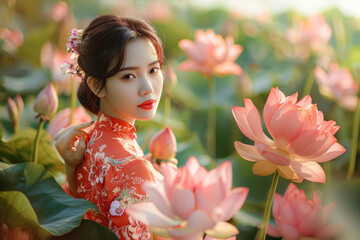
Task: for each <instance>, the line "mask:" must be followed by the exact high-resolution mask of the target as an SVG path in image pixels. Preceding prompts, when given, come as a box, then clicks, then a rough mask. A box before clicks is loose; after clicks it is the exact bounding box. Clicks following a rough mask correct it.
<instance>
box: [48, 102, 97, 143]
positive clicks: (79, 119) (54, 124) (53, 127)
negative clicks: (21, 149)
mask: <svg viewBox="0 0 360 240" xmlns="http://www.w3.org/2000/svg"><path fill="white" fill-rule="evenodd" d="M90 121H92V118H91V117H90V115H89V114H87V113H86V111H85V110H84V109H83V108H82V107H77V108H75V109H74V112H73V121H72V123H73V124H79V123H85V122H90ZM69 123H70V108H65V109H63V110H61V111H59V112H58V113H57V114H56V116H55V117H54V118H53V119H52V120H51V121H50V123H49V125H48V126H47V131H48V133H49V134H50V136H51V138H53V137H54V136H55V134H56V133H57V132H58V131H60V130H61V129H62V128H66V127H68V126H69Z"/></svg>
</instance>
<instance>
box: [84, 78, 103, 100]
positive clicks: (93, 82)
mask: <svg viewBox="0 0 360 240" xmlns="http://www.w3.org/2000/svg"><path fill="white" fill-rule="evenodd" d="M98 81H99V80H98V79H96V78H94V77H91V76H90V77H88V79H87V84H88V85H89V88H90V90H91V91H92V92H93V93H94V94H95V95H96V96H98V97H99V98H102V97H105V88H102V89H100V84H99V82H98Z"/></svg>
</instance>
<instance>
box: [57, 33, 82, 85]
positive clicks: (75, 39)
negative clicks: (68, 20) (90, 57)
mask: <svg viewBox="0 0 360 240" xmlns="http://www.w3.org/2000/svg"><path fill="white" fill-rule="evenodd" d="M83 32H84V30H83V29H77V28H73V29H72V30H71V35H70V37H69V42H68V43H66V50H67V51H68V52H69V53H71V56H70V60H74V63H71V62H69V61H65V62H64V63H63V64H62V65H61V71H62V72H63V73H64V74H71V75H73V76H78V77H80V78H81V79H84V77H85V73H84V71H83V70H81V69H80V67H79V66H78V65H77V64H76V59H77V57H78V56H79V51H78V50H79V46H80V43H81V39H82V36H83Z"/></svg>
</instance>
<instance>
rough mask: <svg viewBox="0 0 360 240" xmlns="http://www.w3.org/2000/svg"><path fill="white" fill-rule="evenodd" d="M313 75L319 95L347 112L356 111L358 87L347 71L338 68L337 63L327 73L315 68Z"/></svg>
mask: <svg viewBox="0 0 360 240" xmlns="http://www.w3.org/2000/svg"><path fill="white" fill-rule="evenodd" d="M314 73H315V78H316V81H317V83H318V85H319V90H320V93H321V94H323V95H324V96H326V97H328V98H331V99H334V100H335V101H337V102H338V103H339V104H340V105H341V106H343V107H345V108H347V109H349V110H355V109H356V106H357V103H358V97H357V93H358V90H359V86H358V83H357V82H356V81H354V79H353V77H352V75H351V73H350V72H349V70H347V69H343V68H339V65H338V64H337V63H333V64H332V66H331V68H330V69H329V71H328V72H327V73H326V72H325V71H324V70H323V69H322V68H320V67H315V70H314Z"/></svg>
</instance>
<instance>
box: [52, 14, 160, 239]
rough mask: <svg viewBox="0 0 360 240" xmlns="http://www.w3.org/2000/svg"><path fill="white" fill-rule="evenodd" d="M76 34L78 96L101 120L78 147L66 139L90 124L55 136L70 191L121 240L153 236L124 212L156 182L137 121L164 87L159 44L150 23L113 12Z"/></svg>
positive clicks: (153, 110) (152, 107) (143, 117)
mask: <svg viewBox="0 0 360 240" xmlns="http://www.w3.org/2000/svg"><path fill="white" fill-rule="evenodd" d="M73 37H74V38H72V39H77V40H78V42H76V41H75V43H76V44H74V42H72V43H70V45H69V46H70V47H71V46H72V47H73V50H74V51H75V52H77V53H78V57H77V62H78V66H79V68H78V69H77V72H78V73H79V75H81V77H82V83H81V85H80V87H79V89H78V99H79V101H80V103H81V104H82V105H83V106H84V107H85V108H86V109H87V110H89V111H90V112H92V113H94V114H97V116H98V117H97V121H96V122H95V124H94V125H93V126H92V127H91V129H90V130H89V133H88V134H86V136H87V137H86V140H85V138H84V137H81V140H80V143H79V145H78V149H77V150H76V149H75V150H74V149H73V148H71V147H70V148H69V142H70V141H72V139H73V138H74V137H75V136H78V137H80V136H83V135H82V130H81V129H82V128H83V127H87V126H90V125H91V124H92V123H87V124H80V125H77V126H72V127H69V128H68V129H65V130H63V131H61V132H60V133H58V134H57V135H56V137H55V140H56V143H55V145H56V147H57V149H58V151H59V153H60V155H62V157H63V158H64V159H65V161H66V171H67V177H68V183H69V190H70V192H71V193H72V194H73V195H77V196H79V197H81V198H85V199H87V200H89V201H92V202H94V203H95V204H96V205H97V207H98V209H99V212H93V211H90V212H88V213H86V215H85V218H87V219H91V220H94V221H97V222H98V223H100V224H102V225H104V226H106V227H108V228H109V229H110V230H112V231H113V232H114V233H115V234H116V235H117V237H118V238H119V239H150V238H151V233H150V230H149V228H148V226H146V225H144V224H142V223H141V222H138V221H136V220H135V219H133V218H132V217H131V216H128V215H127V214H126V213H125V211H124V210H125V208H126V207H128V206H130V205H132V204H134V203H136V202H139V201H148V200H149V199H148V196H147V195H146V193H145V191H144V190H143V189H142V184H143V183H144V181H158V180H159V179H161V175H160V174H159V173H158V172H157V171H156V170H155V169H154V167H153V166H152V164H151V163H150V162H149V161H148V160H147V159H146V158H145V156H144V153H143V151H142V150H141V148H140V147H139V145H138V144H137V142H136V133H135V127H134V123H135V121H136V120H143V121H145V120H149V119H151V118H153V117H154V115H155V113H156V109H157V107H158V104H159V100H160V96H161V92H162V86H163V74H162V63H163V59H164V56H163V48H162V43H161V41H160V39H159V37H158V36H157V35H156V33H155V31H154V29H153V28H152V27H151V26H150V25H148V24H147V23H145V22H143V21H141V20H136V19H130V18H118V17H116V16H112V15H105V16H100V17H98V18H96V19H94V20H93V21H92V22H91V23H90V24H89V26H88V27H87V28H86V29H85V30H84V31H83V33H82V36H81V37H79V35H77V36H73ZM85 146H86V149H85V154H84V159H83V160H82V161H81V162H80V159H82V153H83V149H84V148H85ZM79 162H80V164H79Z"/></svg>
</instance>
